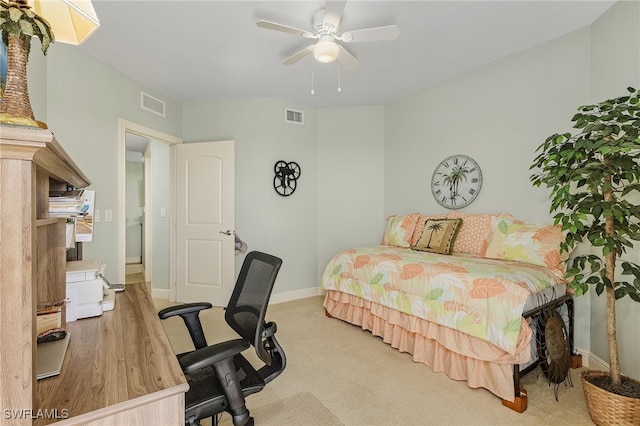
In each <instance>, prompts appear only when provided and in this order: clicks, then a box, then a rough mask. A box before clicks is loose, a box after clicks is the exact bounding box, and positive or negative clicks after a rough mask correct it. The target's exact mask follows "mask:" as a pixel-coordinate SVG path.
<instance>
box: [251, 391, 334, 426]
mask: <svg viewBox="0 0 640 426" xmlns="http://www.w3.org/2000/svg"><path fill="white" fill-rule="evenodd" d="M251 415H252V416H253V417H254V419H255V423H256V424H258V425H264V426H270V425H273V426H278V425H305V426H341V425H342V424H343V423H342V422H341V421H340V420H338V419H337V418H336V416H334V415H333V414H332V413H331V411H329V410H327V408H326V407H325V406H324V405H322V403H321V402H320V401H318V399H317V398H316V397H315V396H313V394H311V393H310V392H301V393H297V394H295V395H292V396H290V397H288V398H284V399H281V400H278V401H274V402H272V403H270V404H267V405H265V406H263V407H258V408H256V409H254V410H252V411H251Z"/></svg>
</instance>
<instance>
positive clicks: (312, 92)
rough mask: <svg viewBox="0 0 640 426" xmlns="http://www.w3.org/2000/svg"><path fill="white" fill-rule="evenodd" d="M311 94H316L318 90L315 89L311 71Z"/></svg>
mask: <svg viewBox="0 0 640 426" xmlns="http://www.w3.org/2000/svg"><path fill="white" fill-rule="evenodd" d="M311 94H312V95H315V94H316V91H315V90H313V72H312V73H311Z"/></svg>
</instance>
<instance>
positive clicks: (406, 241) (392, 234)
mask: <svg viewBox="0 0 640 426" xmlns="http://www.w3.org/2000/svg"><path fill="white" fill-rule="evenodd" d="M419 216H420V215H419V214H418V213H411V214H409V215H406V216H395V215H394V216H389V218H388V219H387V227H386V228H385V230H384V236H383V237H382V244H385V245H388V246H397V247H411V237H412V236H413V231H414V229H415V227H416V222H417V220H418V217H419Z"/></svg>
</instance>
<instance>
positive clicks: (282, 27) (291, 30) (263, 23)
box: [256, 21, 312, 37]
mask: <svg viewBox="0 0 640 426" xmlns="http://www.w3.org/2000/svg"><path fill="white" fill-rule="evenodd" d="M256 25H257V26H259V27H261V28H266V29H268V30H276V31H282V32H283V33H289V34H293V35H298V36H302V37H309V36H311V35H312V34H310V33H309V32H308V31H303V30H300V29H298V28H293V27H290V26H288V25H282V24H276V23H275V22H270V21H258V22H256Z"/></svg>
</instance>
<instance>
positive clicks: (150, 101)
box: [140, 92, 165, 117]
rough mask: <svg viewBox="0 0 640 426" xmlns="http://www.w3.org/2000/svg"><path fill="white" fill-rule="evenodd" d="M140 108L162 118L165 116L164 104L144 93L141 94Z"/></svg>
mask: <svg viewBox="0 0 640 426" xmlns="http://www.w3.org/2000/svg"><path fill="white" fill-rule="evenodd" d="M140 107H141V108H142V109H145V110H147V111H149V112H152V113H154V114H158V115H160V116H162V117H164V116H165V113H164V102H163V101H161V100H160V99H158V98H154V97H153V96H151V95H147V94H146V93H144V92H140Z"/></svg>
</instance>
